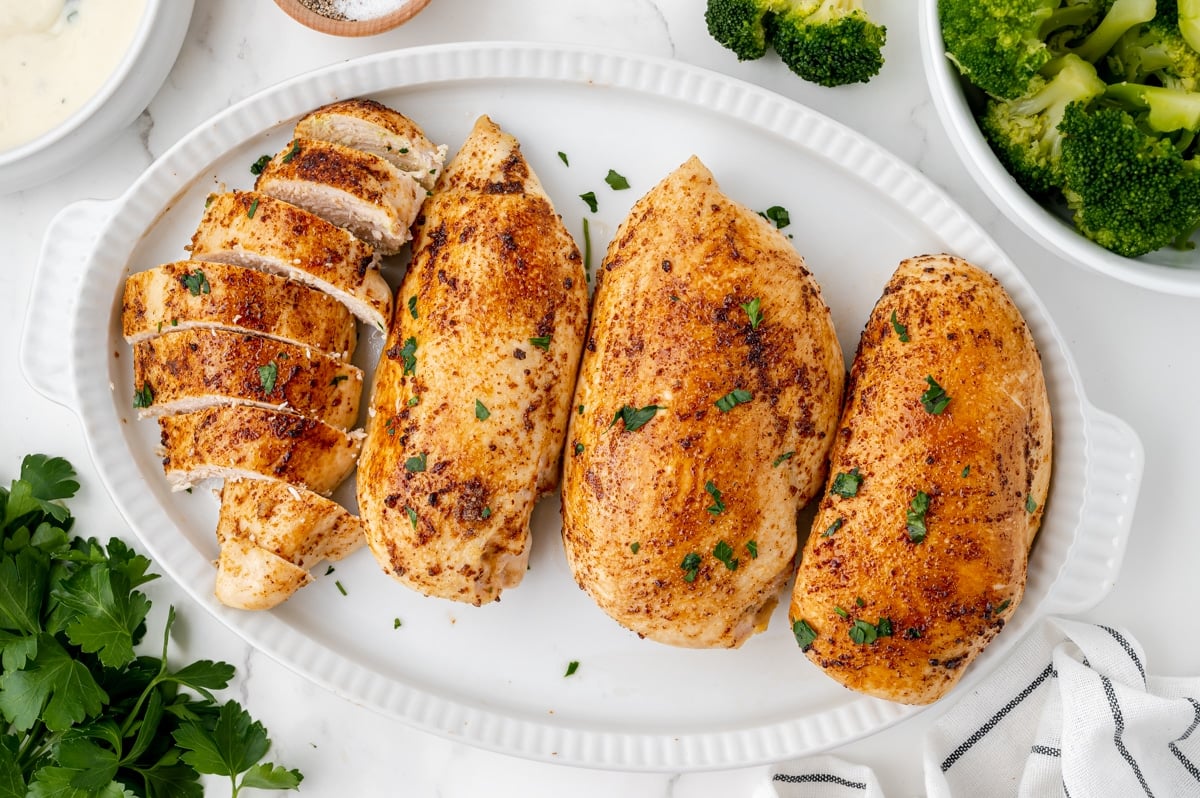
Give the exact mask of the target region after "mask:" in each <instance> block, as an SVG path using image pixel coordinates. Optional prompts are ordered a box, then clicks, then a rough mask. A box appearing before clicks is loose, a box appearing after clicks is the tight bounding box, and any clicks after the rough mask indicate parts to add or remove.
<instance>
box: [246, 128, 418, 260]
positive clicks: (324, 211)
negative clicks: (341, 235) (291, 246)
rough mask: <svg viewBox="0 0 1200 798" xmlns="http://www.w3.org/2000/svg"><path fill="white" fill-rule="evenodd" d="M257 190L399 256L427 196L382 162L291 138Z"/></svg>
mask: <svg viewBox="0 0 1200 798" xmlns="http://www.w3.org/2000/svg"><path fill="white" fill-rule="evenodd" d="M254 189H255V191H259V192H261V193H264V194H269V195H270V196H272V197H275V198H276V199H281V200H283V201H285V202H290V203H291V204H293V205H298V206H299V207H301V208H304V209H305V210H306V211H309V212H310V213H314V214H316V215H317V216H320V217H321V218H322V219H325V220H326V221H328V222H332V223H333V224H336V225H338V226H339V227H344V228H345V229H347V230H349V231H350V232H351V233H353V234H354V235H356V236H357V237H358V238H360V239H361V240H363V241H366V242H368V243H369V244H370V245H371V246H373V247H375V249H377V250H379V252H380V253H382V254H384V255H394V254H395V253H397V252H399V251H400V249H401V247H403V246H404V245H405V244H406V243H408V240H409V231H408V228H409V226H410V225H411V224H412V223H413V219H415V218H416V216H417V212H418V211H419V210H420V209H421V203H422V202H423V201H424V200H425V195H426V194H427V193H428V192H427V191H426V189H425V188H424V187H422V186H421V184H420V183H418V182H417V181H416V180H414V179H413V178H412V176H411V175H409V174H407V173H405V172H402V171H400V170H399V169H397V168H396V167H395V166H393V165H392V164H391V163H390V162H389V161H388V160H387V159H386V158H381V157H379V156H378V155H373V154H371V153H369V152H363V151H362V150H356V149H353V148H351V147H343V146H342V145H340V144H333V143H330V142H328V141H318V140H316V139H303V138H296V139H293V140H292V141H291V142H290V143H289V144H288V146H287V147H285V148H284V149H283V150H282V151H280V152H279V153H278V154H277V155H276V156H275V157H274V158H272V159H271V161H270V163H268V164H267V165H266V166H265V167H264V168H263V170H262V173H261V174H260V175H259V176H258V180H257V181H256V182H255V184H254Z"/></svg>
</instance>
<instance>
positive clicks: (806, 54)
mask: <svg viewBox="0 0 1200 798" xmlns="http://www.w3.org/2000/svg"><path fill="white" fill-rule="evenodd" d="M771 31H772V37H771V43H772V44H773V45H774V47H775V51H776V52H778V53H779V57H780V58H782V59H783V63H785V64H787V66H788V69H790V70H792V71H793V72H795V73H796V74H797V75H799V76H800V77H802V78H804V79H805V80H807V81H811V82H812V83H817V84H819V85H821V86H843V85H845V84H847V83H866V82H867V81H869V80H870V79H871V78H873V77H875V76H876V75H878V74H879V70H880V68H881V67H882V66H883V45H884V43H885V42H886V40H887V29H886V28H885V27H884V26H882V25H878V24H876V23H875V22H873V21H872V20H871V18H870V17H869V16H867V13H866V12H865V11H864V10H863V7H862V2H861V0H808V2H804V1H803V0H802V2H798V3H793V4H792V7H791V8H789V9H788V10H786V11H784V12H783V13H781V14H779V15H778V16H777V17H775V18H774V19H773V20H772V21H771Z"/></svg>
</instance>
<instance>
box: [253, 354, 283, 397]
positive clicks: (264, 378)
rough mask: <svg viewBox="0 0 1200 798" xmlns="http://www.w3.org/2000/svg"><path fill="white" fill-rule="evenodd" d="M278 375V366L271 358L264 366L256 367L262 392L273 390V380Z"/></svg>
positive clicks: (267, 392) (266, 392)
mask: <svg viewBox="0 0 1200 798" xmlns="http://www.w3.org/2000/svg"><path fill="white" fill-rule="evenodd" d="M278 377H279V367H278V366H276V365H275V361H274V360H272V361H271V362H270V363H268V364H267V365H265V366H259V367H258V382H259V384H260V385H262V391H263V393H264V394H268V395H269V394H270V393H271V392H272V391H274V390H275V380H276V379H278Z"/></svg>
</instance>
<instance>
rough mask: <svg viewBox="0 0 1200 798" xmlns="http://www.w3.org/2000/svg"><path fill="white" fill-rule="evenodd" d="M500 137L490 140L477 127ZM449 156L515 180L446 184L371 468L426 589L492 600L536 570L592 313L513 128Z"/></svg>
mask: <svg viewBox="0 0 1200 798" xmlns="http://www.w3.org/2000/svg"><path fill="white" fill-rule="evenodd" d="M481 138H486V139H488V140H492V141H496V142H497V146H495V147H492V148H483V147H479V146H477V144H478V141H479V139H481ZM463 152H464V153H470V157H471V158H473V159H476V160H475V162H473V163H464V162H463V160H462V159H463V158H464V157H467V156H465V155H462V154H460V155H459V156H458V157H457V158H456V159H455V161H454V162H453V164H452V165H451V166H450V167H449V169H450V170H454V171H459V172H467V171H474V170H478V171H480V172H481V173H486V174H491V173H494V172H497V170H504V169H507V170H508V175H509V177H510V178H511V179H509V180H507V181H506V182H505V186H506V189H505V191H504V192H501V193H496V192H489V191H488V190H487V189H486V188H480V189H474V190H462V191H449V192H446V193H435V194H434V195H433V197H432V198H431V199H430V200H429V201H428V203H427V205H426V207H425V210H424V211H423V216H424V221H423V223H421V224H419V225H418V226H417V228H416V239H415V241H414V246H413V261H412V265H411V266H410V268H409V271H408V274H407V276H406V277H405V279H404V282H403V284H402V285H401V288H400V291H399V293H398V295H397V296H398V302H400V304H401V307H400V310H398V311H397V312H396V314H395V318H394V319H393V322H392V327H391V329H390V331H389V333H388V340H387V343H386V350H385V353H384V355H383V357H382V358H381V359H380V364H379V367H378V370H377V372H376V379H375V393H374V397H373V399H372V409H373V411H374V412H373V413H372V418H371V420H370V422H369V431H368V438H367V442H366V443H365V444H364V450H363V456H362V460H361V462H360V464H359V472H358V502H359V509H360V512H361V514H362V521H363V526H364V527H365V528H366V532H367V542H368V545H370V547H371V550H372V552H373V553H374V555H375V557H376V558H377V559H378V560H379V562H380V563H381V564H382V565H383V568H384V570H385V571H386V572H387V573H389V574H391V575H392V576H394V577H395V578H396V579H398V580H399V581H400V582H402V583H403V584H405V585H408V586H409V587H412V588H414V589H415V590H418V591H420V592H422V593H424V594H426V595H432V596H441V597H444V598H450V599H455V600H458V601H464V602H469V603H472V604H476V605H479V604H483V603H485V602H489V601H493V600H495V599H496V598H497V597H498V596H499V594H500V592H501V590H503V589H505V588H510V587H514V586H515V585H516V584H517V583H519V582H520V580H521V578H522V577H523V576H524V574H525V568H526V562H527V559H528V556H529V519H530V515H531V513H532V512H533V507H534V504H535V503H536V501H537V498H538V496H539V495H541V494H544V493H548V492H550V491H553V490H554V488H555V486H556V483H557V476H558V469H559V461H560V458H561V451H562V445H563V436H564V434H565V431H566V427H567V418H568V416H569V411H570V401H571V393H572V389H573V386H574V381H575V373H576V369H577V366H578V362H579V356H580V352H581V350H582V346H583V338H584V334H585V332H586V326H587V287H586V279H585V275H584V271H583V264H582V262H581V259H580V256H579V250H578V249H577V248H576V246H575V242H574V241H573V240H572V239H571V236H570V235H569V234H568V233H567V231H566V230H565V229H564V227H563V225H562V221H561V220H560V219H559V217H558V216H557V215H556V214H555V212H554V208H553V207H552V206H551V204H550V202H549V201H548V200H547V199H546V197H545V193H544V192H543V191H542V189H541V185H540V184H539V183H538V181H537V178H536V177H535V176H534V175H533V173H532V172H531V171H530V170H529V167H528V165H527V164H526V163H525V160H524V158H523V157H522V155H521V152H520V149H519V147H518V145H517V142H516V140H515V139H513V137H512V136H509V135H507V134H503V133H501V132H500V131H499V129H498V128H497V127H496V126H495V125H494V124H493V123H492V122H491V120H489V119H487V118H486V117H484V118H482V119H480V120H479V122H478V123H477V124H476V126H475V130H474V131H473V132H472V134H471V137H470V138H469V139H468V141H467V144H466V145H464V149H463Z"/></svg>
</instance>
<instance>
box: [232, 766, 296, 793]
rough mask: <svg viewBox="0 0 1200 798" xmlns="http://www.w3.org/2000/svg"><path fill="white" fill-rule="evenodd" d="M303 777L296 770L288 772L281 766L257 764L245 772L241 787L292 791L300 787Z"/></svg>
mask: <svg viewBox="0 0 1200 798" xmlns="http://www.w3.org/2000/svg"><path fill="white" fill-rule="evenodd" d="M303 780H304V775H303V774H302V773H301V772H300V771H298V770H294V769H293V770H288V769H286V768H284V767H283V765H275V764H272V763H270V762H259V763H258V764H256V765H254V766H253V767H252V768H250V769H249V770H247V771H246V775H245V776H243V777H242V786H243V787H257V788H258V789H260V790H294V789H297V788H298V787H299V786H300V782H302V781H303Z"/></svg>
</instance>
